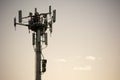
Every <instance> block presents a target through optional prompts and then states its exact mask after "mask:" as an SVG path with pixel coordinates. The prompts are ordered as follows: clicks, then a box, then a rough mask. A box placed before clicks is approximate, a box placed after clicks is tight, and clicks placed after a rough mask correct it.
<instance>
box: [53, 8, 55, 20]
mask: <svg viewBox="0 0 120 80" xmlns="http://www.w3.org/2000/svg"><path fill="white" fill-rule="evenodd" d="M53 22H56V10H53Z"/></svg>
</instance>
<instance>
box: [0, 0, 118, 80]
mask: <svg viewBox="0 0 120 80" xmlns="http://www.w3.org/2000/svg"><path fill="white" fill-rule="evenodd" d="M49 5H52V9H56V10H57V21H56V23H54V25H53V34H52V36H51V37H50V36H49V39H48V47H47V48H46V49H44V50H43V54H44V56H45V58H46V59H47V60H48V63H47V72H46V73H45V74H43V75H42V80H120V0H0V80H35V52H34V49H33V46H32V32H31V33H30V34H29V32H28V29H27V28H26V27H24V26H17V29H16V31H15V29H14V23H13V18H14V17H15V16H16V17H18V10H22V11H23V16H27V15H28V14H29V12H34V8H37V9H38V11H39V12H40V13H42V12H48V7H49Z"/></svg>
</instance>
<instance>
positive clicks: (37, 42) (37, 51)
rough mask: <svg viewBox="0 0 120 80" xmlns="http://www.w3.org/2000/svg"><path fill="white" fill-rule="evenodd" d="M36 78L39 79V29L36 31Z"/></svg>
mask: <svg viewBox="0 0 120 80" xmlns="http://www.w3.org/2000/svg"><path fill="white" fill-rule="evenodd" d="M36 80H41V36H40V29H38V30H37V31H36Z"/></svg>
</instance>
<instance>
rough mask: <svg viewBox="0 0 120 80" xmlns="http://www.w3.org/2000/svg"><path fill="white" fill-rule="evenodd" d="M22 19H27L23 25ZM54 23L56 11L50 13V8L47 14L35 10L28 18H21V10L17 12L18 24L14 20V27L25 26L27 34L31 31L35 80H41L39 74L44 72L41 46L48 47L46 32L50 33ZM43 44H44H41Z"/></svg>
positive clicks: (44, 66)
mask: <svg viewBox="0 0 120 80" xmlns="http://www.w3.org/2000/svg"><path fill="white" fill-rule="evenodd" d="M24 19H28V22H27V23H26V24H25V23H23V20H24ZM54 22H56V10H53V12H51V6H49V12H48V13H40V14H39V13H38V12H37V8H35V12H34V14H33V13H32V12H30V13H29V16H26V17H23V16H22V10H19V11H18V22H16V18H14V26H15V29H16V25H23V26H27V27H28V29H29V32H30V31H32V32H33V33H32V44H33V46H35V52H36V80H41V74H42V73H44V72H46V63H47V60H46V59H44V57H42V45H45V46H47V45H48V41H47V40H48V39H47V30H49V31H50V33H52V24H53V23H54ZM42 43H44V44H42Z"/></svg>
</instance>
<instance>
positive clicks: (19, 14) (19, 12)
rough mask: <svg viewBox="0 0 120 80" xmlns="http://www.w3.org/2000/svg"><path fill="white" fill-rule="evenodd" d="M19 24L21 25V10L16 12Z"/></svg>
mask: <svg viewBox="0 0 120 80" xmlns="http://www.w3.org/2000/svg"><path fill="white" fill-rule="evenodd" d="M18 17H19V23H22V10H19V11H18Z"/></svg>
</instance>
